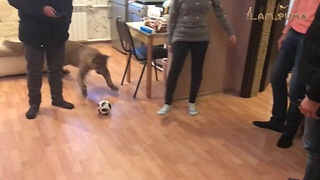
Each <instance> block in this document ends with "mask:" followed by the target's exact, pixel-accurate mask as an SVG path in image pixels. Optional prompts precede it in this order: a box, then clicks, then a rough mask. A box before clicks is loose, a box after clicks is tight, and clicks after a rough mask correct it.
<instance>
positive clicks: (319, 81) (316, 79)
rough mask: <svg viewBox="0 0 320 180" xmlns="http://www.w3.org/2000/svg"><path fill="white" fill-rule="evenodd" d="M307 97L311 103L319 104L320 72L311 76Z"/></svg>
mask: <svg viewBox="0 0 320 180" xmlns="http://www.w3.org/2000/svg"><path fill="white" fill-rule="evenodd" d="M307 96H308V98H309V99H311V100H312V101H315V102H320V70H318V71H317V73H316V74H315V75H314V76H313V78H312V80H311V84H310V87H309V89H308V92H307Z"/></svg>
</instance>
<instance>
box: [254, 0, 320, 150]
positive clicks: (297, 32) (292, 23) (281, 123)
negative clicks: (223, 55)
mask: <svg viewBox="0 0 320 180" xmlns="http://www.w3.org/2000/svg"><path fill="white" fill-rule="evenodd" d="M319 2H320V1H319V0H312V1H304V0H295V1H294V4H293V6H292V10H291V12H290V14H299V15H301V14H304V15H305V17H306V18H305V19H299V18H292V19H290V20H289V21H288V23H287V25H286V26H285V28H284V30H283V31H282V36H281V37H280V39H279V41H278V49H279V54H278V56H277V60H276V62H275V67H274V69H273V72H272V77H271V85H272V95H273V105H272V112H271V113H272V116H271V117H270V120H269V121H254V122H253V124H254V125H255V126H257V127H259V128H265V129H270V130H273V131H277V132H281V133H282V135H281V137H280V138H279V140H278V142H277V146H278V147H280V148H289V147H291V146H292V145H293V139H294V137H295V135H296V133H297V131H298V129H299V125H300V123H301V121H302V120H303V118H304V116H303V114H301V113H300V110H299V99H302V98H303V97H304V95H305V93H306V86H305V84H304V83H303V82H302V81H301V80H300V78H299V73H298V68H299V64H300V60H301V56H302V52H303V48H304V39H305V33H306V32H307V30H308V27H309V26H310V24H311V22H312V21H313V19H314V14H315V12H316V10H317V7H318V5H319ZM290 72H291V78H290V85H289V88H288V86H287V78H288V75H289V73H290ZM288 97H289V100H290V101H288ZM288 104H289V106H288Z"/></svg>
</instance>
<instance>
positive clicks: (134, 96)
mask: <svg viewBox="0 0 320 180" xmlns="http://www.w3.org/2000/svg"><path fill="white" fill-rule="evenodd" d="M146 65H147V63H145V64H144V65H143V68H142V72H141V75H140V78H139V81H138V84H137V87H136V90H135V92H134V95H133V98H136V95H137V92H138V89H139V86H140V82H141V79H142V76H143V73H144V70H145V69H146Z"/></svg>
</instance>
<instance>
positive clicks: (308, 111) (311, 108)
mask: <svg viewBox="0 0 320 180" xmlns="http://www.w3.org/2000/svg"><path fill="white" fill-rule="evenodd" d="M319 108H320V103H317V102H314V101H312V100H311V99H309V98H308V97H305V98H304V99H303V100H302V102H301V104H300V112H301V113H302V114H304V115H305V116H306V117H309V118H314V119H319V118H320V117H319V116H318V115H317V111H318V109H319Z"/></svg>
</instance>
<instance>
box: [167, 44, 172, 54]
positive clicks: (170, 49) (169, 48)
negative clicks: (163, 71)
mask: <svg viewBox="0 0 320 180" xmlns="http://www.w3.org/2000/svg"><path fill="white" fill-rule="evenodd" d="M167 49H168V52H169V53H172V45H167Z"/></svg>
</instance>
